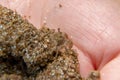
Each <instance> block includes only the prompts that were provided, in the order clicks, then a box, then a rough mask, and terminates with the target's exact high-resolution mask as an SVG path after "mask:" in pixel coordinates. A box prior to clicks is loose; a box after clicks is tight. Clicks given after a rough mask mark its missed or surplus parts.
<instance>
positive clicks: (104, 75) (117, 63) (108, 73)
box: [101, 55, 120, 80]
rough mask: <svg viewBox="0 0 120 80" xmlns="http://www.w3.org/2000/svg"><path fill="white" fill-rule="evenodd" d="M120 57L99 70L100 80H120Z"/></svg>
mask: <svg viewBox="0 0 120 80" xmlns="http://www.w3.org/2000/svg"><path fill="white" fill-rule="evenodd" d="M119 74H120V55H119V56H118V57H116V58H115V59H113V60H112V61H110V62H109V63H108V64H106V65H105V67H104V68H103V69H102V70H101V80H106V79H107V80H120V76H119Z"/></svg>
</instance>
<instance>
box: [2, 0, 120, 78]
mask: <svg viewBox="0 0 120 80" xmlns="http://www.w3.org/2000/svg"><path fill="white" fill-rule="evenodd" d="M0 3H1V4H3V5H4V6H7V7H9V8H11V9H13V10H16V11H17V12H18V13H19V14H21V15H22V16H24V17H25V18H27V19H28V20H29V21H30V22H31V23H33V24H34V25H35V26H36V27H37V28H40V27H41V26H43V25H46V26H47V27H50V28H55V29H57V28H60V29H61V31H64V32H66V33H67V34H68V35H69V37H70V38H71V39H72V41H73V42H74V48H75V50H77V53H78V59H79V62H80V73H81V75H82V76H85V77H86V76H87V75H88V74H89V72H90V71H91V70H94V69H95V70H99V71H100V73H101V80H106V79H108V80H120V76H119V74H120V71H119V69H120V64H119V63H120V56H119V52H120V41H119V39H120V35H119V33H120V16H119V13H120V1H119V0H91V1H89V0H74V1H70V0H61V1H60V0H54V1H51V0H36V1H35V0H1V1H0Z"/></svg>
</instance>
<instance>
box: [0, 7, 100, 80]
mask: <svg viewBox="0 0 120 80" xmlns="http://www.w3.org/2000/svg"><path fill="white" fill-rule="evenodd" d="M72 45H73V44H72V42H71V40H70V39H68V37H67V35H66V34H65V33H63V32H61V31H60V30H58V31H55V30H54V29H49V28H47V27H43V28H41V29H39V30H38V29H36V28H35V27H34V26H33V25H32V24H30V23H29V22H28V21H27V20H25V19H23V18H22V17H21V16H20V15H18V14H17V13H16V12H13V11H12V10H10V9H7V8H5V7H3V6H0V80H98V79H99V73H97V72H92V73H91V75H90V76H89V77H88V78H87V79H83V78H82V77H81V76H80V74H79V70H78V59H77V53H75V52H74V51H73V50H72V49H71V48H72Z"/></svg>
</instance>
